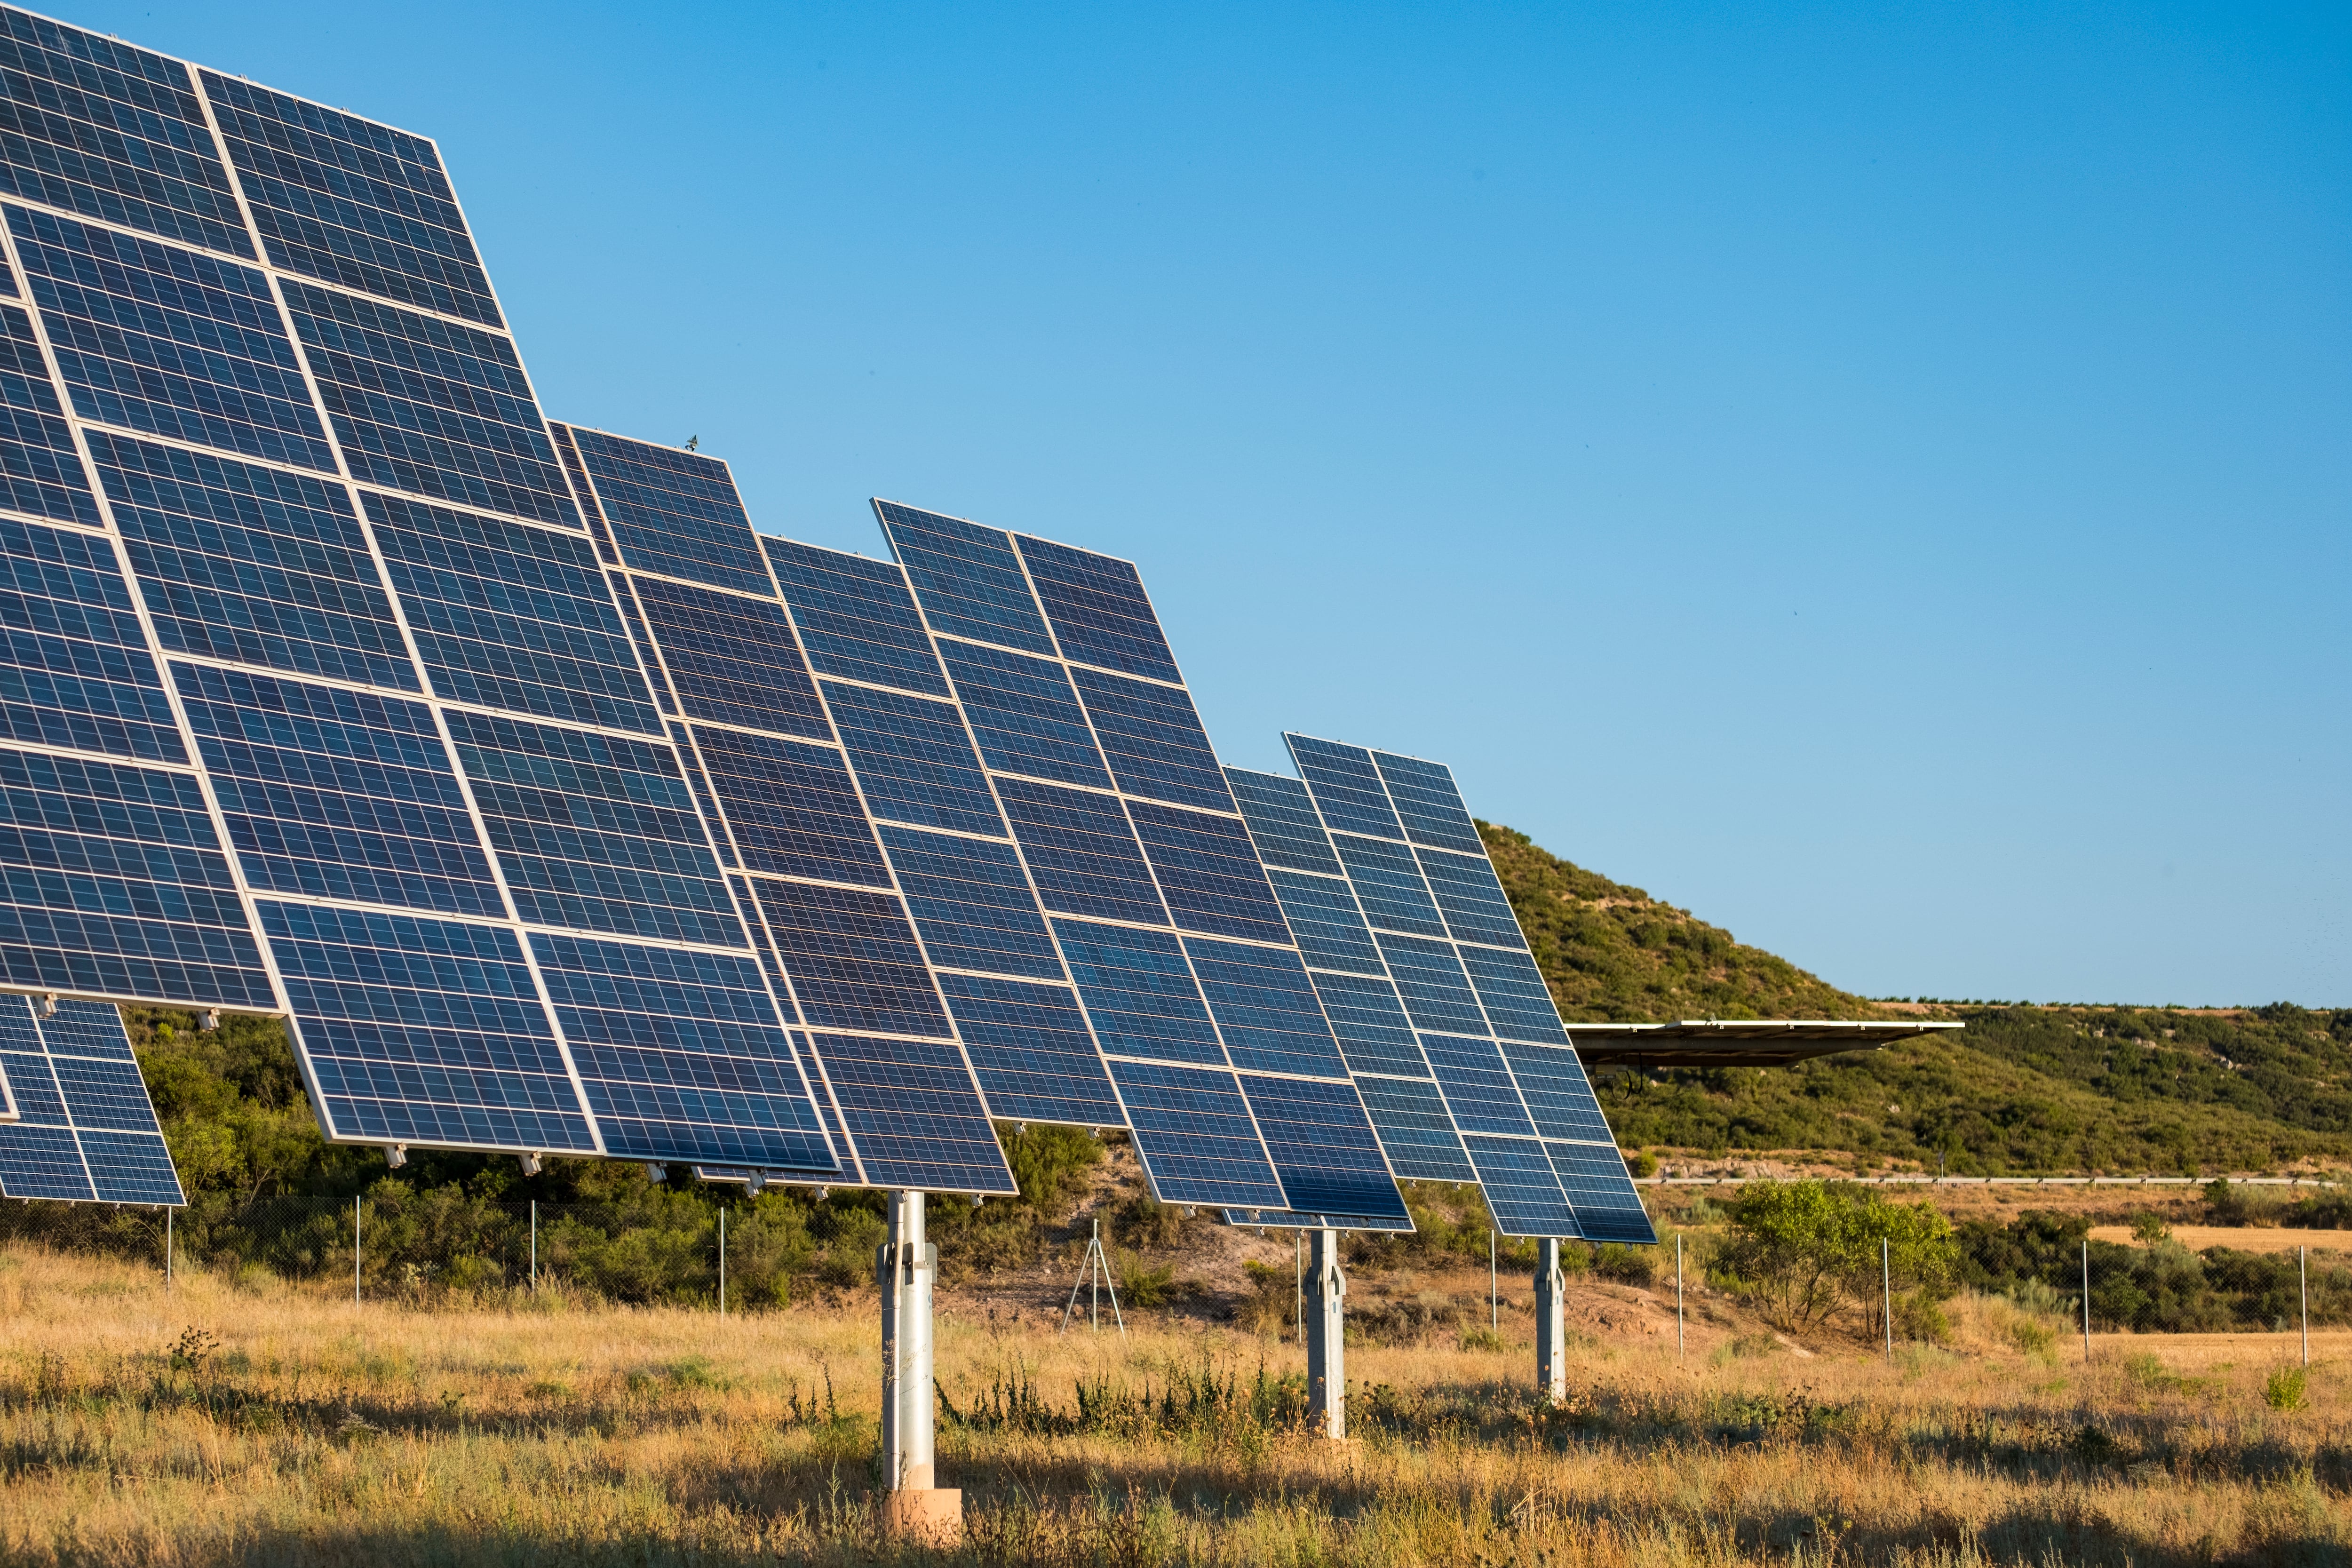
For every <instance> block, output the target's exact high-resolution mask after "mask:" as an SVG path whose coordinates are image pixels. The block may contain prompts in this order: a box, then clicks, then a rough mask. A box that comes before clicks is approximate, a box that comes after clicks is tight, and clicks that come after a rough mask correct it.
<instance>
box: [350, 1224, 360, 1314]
mask: <svg viewBox="0 0 2352 1568" xmlns="http://www.w3.org/2000/svg"><path fill="white" fill-rule="evenodd" d="M359 1304H360V1200H359V1199H357V1198H353V1199H352V1306H354V1307H356V1306H358V1305H359Z"/></svg>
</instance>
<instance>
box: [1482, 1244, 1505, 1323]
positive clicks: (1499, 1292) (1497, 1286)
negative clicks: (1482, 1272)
mask: <svg viewBox="0 0 2352 1568" xmlns="http://www.w3.org/2000/svg"><path fill="white" fill-rule="evenodd" d="M1486 1327H1487V1329H1488V1330H1489V1331H1492V1332H1495V1333H1498V1334H1499V1333H1501V1332H1502V1331H1503V1287H1502V1283H1501V1279H1500V1277H1499V1276H1497V1275H1496V1272H1495V1233H1494V1232H1493V1231H1491V1230H1490V1231H1488V1232H1487V1233H1486Z"/></svg>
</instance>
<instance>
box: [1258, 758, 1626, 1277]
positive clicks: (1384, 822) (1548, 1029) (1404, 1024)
mask: <svg viewBox="0 0 2352 1568" xmlns="http://www.w3.org/2000/svg"><path fill="white" fill-rule="evenodd" d="M1285 739H1286V741H1287V742H1289V745H1290V750H1291V755H1292V758H1293V760H1294V761H1296V762H1297V764H1298V771H1299V775H1300V776H1299V777H1298V778H1296V779H1292V778H1286V777H1283V776H1281V775H1279V774H1275V773H1255V772H1251V771H1248V770H1244V769H1239V768H1234V769H1228V770H1226V776H1227V778H1228V779H1229V780H1230V781H1231V785H1232V789H1233V794H1234V799H1235V800H1236V801H1237V802H1238V803H1239V805H1240V807H1241V810H1242V814H1243V816H1244V820H1245V821H1246V822H1247V824H1248V826H1249V830H1250V833H1251V836H1252V838H1253V840H1254V841H1255V845H1256V848H1257V852H1258V854H1259V856H1260V857H1261V858H1262V859H1263V860H1264V861H1265V866H1266V877H1267V880H1268V883H1269V885H1270V886H1271V887H1272V889H1273V890H1274V894H1275V896H1276V899H1278V900H1280V903H1281V907H1282V910H1283V914H1284V916H1285V918H1286V920H1287V921H1288V922H1289V924H1290V926H1291V928H1292V929H1293V930H1294V931H1297V933H1298V937H1299V942H1298V946H1299V952H1300V954H1301V956H1302V957H1303V959H1304V961H1305V964H1306V973H1307V978H1308V980H1309V981H1310V982H1311V984H1313V986H1314V989H1315V992H1316V994H1317V995H1318V999H1319V1000H1320V1002H1321V1004H1322V1006H1323V1010H1324V1013H1325V1015H1326V1016H1328V1018H1329V1019H1330V1020H1331V1024H1332V1026H1333V1030H1334V1032H1335V1034H1336V1036H1337V1037H1338V1040H1339V1046H1340V1048H1341V1050H1342V1051H1344V1052H1345V1054H1346V1058H1347V1064H1348V1067H1349V1069H1350V1071H1351V1072H1352V1073H1353V1075H1354V1077H1355V1080H1356V1083H1357V1087H1358V1089H1359V1090H1360V1093H1361V1096H1362V1099H1363V1102H1364V1105H1365V1107H1366V1109H1367V1110H1368V1111H1369V1112H1370V1118H1371V1121H1372V1125H1373V1127H1374V1128H1375V1129H1376V1130H1377V1131H1378V1133H1379V1136H1380V1142H1381V1147H1382V1148H1383V1150H1384V1151H1385V1152H1386V1154H1387V1157H1388V1160H1389V1163H1390V1164H1391V1166H1392V1167H1393V1168H1394V1169H1395V1170H1396V1172H1397V1173H1398V1174H1400V1175H1404V1176H1412V1177H1418V1178H1421V1179H1424V1180H1432V1181H1463V1180H1471V1179H1475V1180H1476V1181H1477V1182H1478V1183H1479V1184H1480V1186H1481V1187H1482V1188H1483V1189H1484V1190H1485V1192H1486V1198H1487V1205H1488V1207H1489V1209H1490V1210H1491V1211H1492V1212H1493V1214H1494V1215H1495V1218H1496V1225H1497V1226H1498V1227H1500V1228H1501V1229H1502V1230H1504V1231H1505V1232H1506V1233H1507V1234H1509V1235H1514V1236H1538V1237H1568V1236H1580V1237H1587V1238H1589V1239H1592V1240H1605V1241H1650V1240H1654V1235H1653V1233H1652V1231H1651V1228H1650V1225H1649V1221H1648V1219H1647V1217H1646V1216H1645V1215H1644V1214H1643V1209H1642V1205H1641V1200H1640V1199H1639V1197H1638V1196H1636V1195H1635V1194H1634V1192H1633V1184H1632V1182H1631V1181H1630V1180H1629V1179H1628V1177H1627V1176H1626V1173H1625V1166H1624V1162H1623V1161H1622V1159H1621V1158H1620V1157H1619V1156H1618V1153H1617V1151H1616V1146H1615V1142H1614V1140H1613V1139H1612V1136H1611V1133H1610V1131H1609V1126H1608V1123H1607V1121H1605V1120H1604V1119H1603V1117H1602V1116H1601V1106H1600V1102H1599V1101H1598V1100H1596V1099H1595V1098H1594V1097H1593V1093H1592V1088H1591V1083H1590V1081H1589V1080H1588V1079H1587V1078H1586V1076H1585V1072H1584V1068H1583V1066H1582V1064H1581V1063H1580V1062H1579V1061H1578V1060H1577V1057H1576V1053H1575V1050H1574V1049H1573V1048H1572V1047H1570V1044H1569V1039H1568V1034H1567V1031H1566V1030H1565V1029H1564V1028H1563V1026H1561V1024H1560V1020H1559V1011H1558V1009H1557V1008H1556V1007H1555V1006H1554V1005H1553V1003H1552V1000H1551V994H1550V992H1549V988H1548V987H1546V985H1545V984H1544V981H1543V976H1542V974H1541V973H1540V972H1539V971H1538V969H1537V967H1536V963H1535V959H1534V957H1533V955H1532V954H1530V953H1529V952H1528V946H1527V942H1526V940H1525V939H1524V937H1523V936H1522V935H1521V934H1520V931H1519V927H1518V921H1517V916H1516V915H1514V914H1513V913H1512V910H1511V906H1510V900H1508V898H1507V896H1506V895H1505V894H1504V892H1503V888H1502V883H1501V881H1500V879H1498V878H1496V875H1495V869H1494V866H1493V863H1492V862H1491V861H1490V860H1489V859H1488V858H1487V857H1486V849H1485V846H1484V845H1483V843H1482V842H1481V841H1480V840H1479V838H1478V836H1477V828H1476V826H1475V824H1474V823H1473V822H1472V821H1471V819H1470V816H1469V813H1468V812H1467V811H1466V810H1465V809H1464V807H1463V805H1462V800H1461V795H1460V794H1459V793H1458V791H1457V790H1456V789H1455V787H1454V779H1453V775H1452V773H1450V772H1448V771H1447V770H1446V769H1445V768H1444V767H1443V766H1442V765H1440V764H1438V763H1428V762H1423V761H1421V760H1420V759H1418V758H1411V757H1402V756H1398V755H1395V754H1394V753H1391V752H1372V751H1369V750H1366V749H1365V748H1362V747H1355V746H1342V745H1339V744H1336V743H1334V742H1328V741H1318V740H1316V739H1314V738H1312V737H1309V736H1304V735H1289V736H1286V737H1285Z"/></svg>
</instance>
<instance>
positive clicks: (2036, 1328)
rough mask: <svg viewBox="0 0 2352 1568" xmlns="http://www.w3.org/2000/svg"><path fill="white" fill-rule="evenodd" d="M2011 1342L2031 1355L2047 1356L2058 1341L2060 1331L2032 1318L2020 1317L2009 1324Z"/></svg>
mask: <svg viewBox="0 0 2352 1568" xmlns="http://www.w3.org/2000/svg"><path fill="white" fill-rule="evenodd" d="M2009 1342H2010V1343H2011V1344H2013V1345H2015V1346H2016V1347H2017V1348H2018V1349H2019V1350H2021V1351H2023V1352H2025V1353H2026V1354H2027V1355H2030V1356H2046V1355H2048V1354H2049V1353H2050V1352H2051V1347H2052V1346H2053V1345H2055V1344H2056V1343H2057V1342H2058V1331H2057V1330H2055V1329H2053V1328H2052V1327H2051V1326H2050V1325H2049V1324H2047V1323H2042V1322H2036V1321H2034V1320H2033V1319H2032V1318H2020V1319H2018V1320H2017V1321H2014V1322H2012V1323H2011V1324H2010V1325H2009Z"/></svg>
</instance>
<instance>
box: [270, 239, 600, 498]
mask: <svg viewBox="0 0 2352 1568" xmlns="http://www.w3.org/2000/svg"><path fill="white" fill-rule="evenodd" d="M283 287H284V288H285V290H286V309H287V313H288V315H289V316H290V317H291V318H292V319H293V322H294V331H295V334H296V335H297V336H298V337H299V338H300V339H301V340H302V346H303V349H304V350H305V352H306V357H307V358H308V359H309V361H310V374H311V376H312V378H313V379H314V380H315V381H316V382H317V383H318V385H319V397H320V401H321V402H322V403H324V404H325V405H326V407H327V412H328V413H330V414H331V415H333V416H334V418H335V434H336V437H337V438H338V440H339V441H340V443H341V447H342V450H343V458H344V460H345V461H346V462H348V463H349V464H350V465H351V469H352V478H353V479H358V480H360V481H362V483H365V484H372V485H382V486H383V487H384V488H385V489H395V490H408V491H410V492H412V493H414V494H416V495H421V496H428V497H430V498H432V499H433V500H445V501H454V502H456V503H457V505H459V506H473V507H480V508H482V509H483V510H488V511H502V512H506V513H509V515H511V516H514V517H528V518H534V519H536V520H538V521H541V522H551V523H555V524H558V525H559V526H561V527H564V528H578V527H580V526H581V521H580V514H579V512H578V511H577V510H574V508H573V507H572V492H571V488H570V486H568V485H567V484H566V483H565V482H564V479H563V471H562V469H561V468H558V467H557V466H556V459H555V447H553V446H552V445H551V443H550V442H549V440H548V436H547V421H546V419H545V418H544V417H543V416H541V414H540V412H539V404H538V403H537V401H536V400H535V399H534V398H533V397H532V396H531V391H530V382H529V381H527V380H526V379H524V376H523V372H522V361H521V360H520V358H519V357H518V356H517V355H516V353H515V347H514V344H513V343H512V342H510V341H509V340H508V339H506V338H504V337H502V336H500V335H499V334H498V333H496V332H486V331H482V330H481V329H479V328H478V327H467V326H461V325H459V324H458V323H457V322H455V321H444V320H442V319H441V318H439V317H437V316H423V315H419V314H417V313H416V312H415V311H414V310H400V309H398V308H397V307H395V306H392V305H385V304H379V303H377V302H376V301H374V300H362V299H358V298H355V297H353V296H352V295H349V294H343V293H338V292H336V291H335V290H333V289H317V288H313V287H312V286H310V284H308V283H297V282H295V281H293V280H292V279H285V280H284V283H283Z"/></svg>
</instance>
